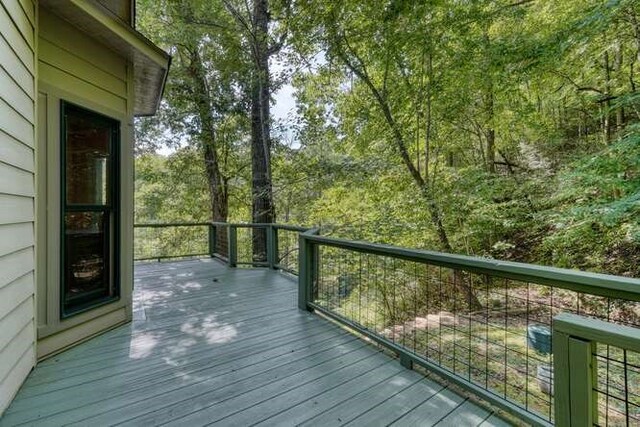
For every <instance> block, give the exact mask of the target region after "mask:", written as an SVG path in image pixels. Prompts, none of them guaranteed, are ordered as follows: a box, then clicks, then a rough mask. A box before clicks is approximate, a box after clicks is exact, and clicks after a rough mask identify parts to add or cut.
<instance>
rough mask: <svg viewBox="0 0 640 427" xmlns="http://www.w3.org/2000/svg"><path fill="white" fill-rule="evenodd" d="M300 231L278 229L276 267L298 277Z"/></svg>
mask: <svg viewBox="0 0 640 427" xmlns="http://www.w3.org/2000/svg"><path fill="white" fill-rule="evenodd" d="M298 235H299V231H296V230H287V229H278V230H277V239H278V252H277V253H278V259H277V260H276V267H277V268H280V269H281V270H284V271H286V272H288V273H291V274H294V275H296V276H297V275H298V272H299V270H298V250H299V247H298V245H299V242H298Z"/></svg>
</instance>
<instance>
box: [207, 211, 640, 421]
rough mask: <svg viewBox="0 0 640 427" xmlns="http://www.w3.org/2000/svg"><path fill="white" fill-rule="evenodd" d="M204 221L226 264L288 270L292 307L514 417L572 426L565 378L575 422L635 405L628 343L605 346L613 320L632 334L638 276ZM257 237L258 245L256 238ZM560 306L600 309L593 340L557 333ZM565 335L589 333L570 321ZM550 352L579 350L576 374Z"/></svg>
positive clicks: (637, 372) (628, 411) (622, 412)
mask: <svg viewBox="0 0 640 427" xmlns="http://www.w3.org/2000/svg"><path fill="white" fill-rule="evenodd" d="M208 227H209V233H208V248H207V250H206V253H207V254H208V255H209V256H215V257H218V258H220V259H222V260H224V261H225V262H227V263H228V265H230V266H232V267H238V266H240V267H242V266H251V267H269V268H274V269H279V270H283V271H287V272H289V273H292V274H294V275H298V284H299V292H298V295H299V296H298V298H299V299H298V305H299V307H300V308H301V309H303V310H309V311H317V312H319V313H322V314H323V315H325V316H328V317H330V318H332V319H334V320H335V321H337V322H339V323H341V324H343V325H345V326H347V327H349V328H351V329H353V330H354V331H356V332H358V333H360V334H363V335H365V336H367V337H368V338H370V339H371V340H372V341H374V342H376V343H378V344H379V345H382V346H384V347H387V348H389V349H391V350H392V351H394V352H395V353H397V354H398V356H399V359H400V361H401V363H402V364H403V365H405V366H407V367H412V366H413V365H414V364H417V365H420V366H423V367H425V368H427V369H429V370H430V371H432V372H435V373H436V374H439V375H441V376H442V377H444V378H446V379H447V380H448V381H450V382H453V383H455V384H457V385H459V386H462V387H464V388H466V389H467V390H469V391H470V392H472V393H473V394H476V395H477V396H479V397H481V398H483V399H486V400H488V401H490V402H492V403H494V404H495V405H497V406H499V407H501V408H502V409H504V410H506V411H508V412H510V413H511V414H513V415H514V416H515V417H516V418H518V419H520V420H523V421H525V422H527V423H530V424H533V425H540V426H550V425H554V424H557V425H561V426H564V425H582V424H576V423H575V422H573V421H572V422H571V423H567V422H566V420H567V419H570V420H578V419H580V418H567V417H570V416H571V415H567V414H570V411H571V410H574V409H572V408H571V405H569V406H567V405H566V404H563V403H562V402H563V400H562V399H565V401H566V399H567V394H566V390H567V387H571V388H570V393H571V394H570V396H571V397H570V398H569V400H570V401H571V402H573V401H574V400H575V399H577V397H576V396H582V397H584V396H587V395H588V396H590V399H591V400H589V401H585V402H586V405H587V407H588V408H589V411H592V412H590V413H591V414H592V418H588V419H587V421H589V420H591V419H593V420H594V423H597V422H598V420H604V424H602V425H625V423H629V420H631V423H630V424H633V423H634V422H636V423H637V419H638V418H640V413H638V412H634V411H636V410H637V409H638V408H640V396H639V394H640V391H638V390H637V388H638V387H640V367H638V364H639V362H637V361H636V356H635V355H632V357H631V358H630V359H628V358H627V353H626V352H627V351H631V350H632V349H633V348H626V347H621V349H620V348H615V346H620V345H621V342H619V341H611V340H610V339H611V337H612V336H614V335H615V334H614V333H613V332H612V331H613V330H615V329H616V328H617V327H618V326H616V324H623V325H625V327H626V328H629V330H633V331H635V332H634V333H637V329H636V327H639V326H640V280H638V279H632V278H625V277H617V276H610V275H603V274H595V273H586V272H580V271H573V270H565V269H558V268H551V267H543V266H536V265H529V264H522V263H514V262H502V261H497V260H493V259H483V258H477V257H469V256H463V255H452V254H444V253H439V252H432V251H423V250H413V249H406V248H399V247H394V246H389V245H381V244H372V243H367V242H361V241H352V240H347V239H337V238H332V237H327V236H323V235H320V230H319V229H309V228H304V227H295V226H290V225H279V224H229V223H211V224H208ZM257 237H264V239H260V240H261V241H266V246H265V247H263V248H258V247H257V246H256V241H257ZM566 313H569V314H570V315H576V316H582V317H585V316H586V317H588V318H592V319H600V322H601V323H599V327H601V328H602V330H603V331H604V332H602V334H603V335H604V338H602V339H600V338H598V342H599V343H600V344H599V345H596V344H588V345H586V347H585V346H584V345H583V346H582V347H581V346H577V347H576V346H574V345H572V346H571V349H570V350H571V352H569V353H567V351H568V350H567V349H566V348H565V347H566V346H565V347H562V344H557V342H558V339H559V338H560V336H561V334H563V333H565V332H566V330H565V329H566V325H567V319H568V318H567V317H566V316H567V314H566ZM582 317H581V318H582ZM554 319H555V320H554ZM581 322H582V320H581ZM603 325H608V326H606V327H605V326H603ZM632 327H633V328H632ZM554 328H555V332H554V333H553V348H552V342H551V336H552V331H553V329H554ZM558 328H565V329H558ZM558 330H560V331H561V332H558ZM563 331H564V332H563ZM580 334H582V335H580ZM571 340H578V341H580V340H581V341H585V340H587V341H588V340H594V338H593V337H592V335H589V334H588V333H586V332H584V330H580V333H579V334H577V336H574V335H571ZM571 342H573V341H571ZM625 345H626V344H625ZM594 346H595V347H596V349H597V351H596V352H595V353H594V352H593V351H591V354H592V355H594V354H595V356H594V357H596V356H597V357H596V361H600V364H601V365H602V361H603V360H604V361H605V362H606V363H605V365H606V366H605V369H594V368H593V361H592V358H590V359H589V360H587V362H588V363H587V362H585V360H586V359H585V358H586V357H587V356H586V353H588V352H589V351H590V350H589V349H591V350H593V348H594ZM634 348H635V347H634ZM576 349H577V350H576ZM558 352H561V353H560V354H561V356H558V354H559V353H558ZM567 354H569V356H567ZM559 357H560V358H562V362H561V363H564V360H565V359H566V358H567V357H569V358H570V360H574V358H575V360H576V361H577V360H582V363H583V365H575V364H574V365H571V366H572V368H571V369H572V372H573V369H580V371H579V372H580V378H582V379H581V380H579V381H578V382H572V383H570V380H571V378H573V377H572V376H570V377H567V375H566V373H567V372H569V371H566V370H562V366H565V365H562V364H561V365H560V366H559V365H558V364H557V360H560V359H558V358H559ZM583 359H584V360H583ZM589 361H591V362H589ZM584 363H586V365H584ZM589 363H592V364H591V365H589ZM614 365H615V367H616V369H613V368H612V366H614ZM576 366H578V367H577V368H575V367H576ZM585 366H586V368H585ZM620 366H622V367H623V368H622V369H620ZM559 369H560V370H559ZM584 369H587V370H588V372H587V373H586V374H585V373H584V372H583V371H584ZM554 370H555V372H556V374H555V380H554V375H553V372H554ZM585 375H586V376H588V377H589V378H592V380H591V382H589V381H586V380H585V379H584V378H586V377H585ZM633 380H635V381H636V382H635V383H634V382H633ZM569 383H570V384H569ZM568 384H569V385H568ZM594 384H596V386H595V387H594ZM633 384H638V386H634V385H633ZM621 390H622V391H621ZM554 391H555V396H554ZM614 391H615V393H614ZM563 393H564V394H563ZM580 393H582V394H580ZM616 393H617V394H616ZM563 396H564V397H563ZM596 396H597V398H596ZM603 396H604V397H603ZM582 397H581V398H582ZM558 399H560V403H559V404H558V403H556V404H555V405H554V402H558ZM603 399H604V401H603ZM554 408H555V409H554ZM593 408H597V409H593ZM578 409H580V410H582V409H584V408H583V407H582V406H580V408H578ZM596 415H597V416H599V417H600V418H594V417H595V416H596ZM580 416H582V415H580ZM575 417H579V415H575ZM603 417H604V418H603ZM580 420H581V419H580ZM580 422H582V421H580ZM585 425H587V424H585ZM595 425H597V424H595Z"/></svg>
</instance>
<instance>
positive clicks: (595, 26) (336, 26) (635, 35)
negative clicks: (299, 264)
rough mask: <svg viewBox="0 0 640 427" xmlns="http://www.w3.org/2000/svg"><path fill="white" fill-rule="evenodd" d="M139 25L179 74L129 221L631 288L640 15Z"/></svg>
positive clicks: (148, 149)
mask: <svg viewBox="0 0 640 427" xmlns="http://www.w3.org/2000/svg"><path fill="white" fill-rule="evenodd" d="M136 25H137V28H138V29H139V30H140V31H142V32H143V33H144V34H145V35H146V36H147V37H148V38H150V39H151V40H152V41H154V42H155V43H158V44H159V45H160V46H162V47H163V48H165V49H166V50H167V51H169V52H170V53H171V55H172V56H173V62H172V66H171V71H170V75H169V78H168V81H167V85H166V89H165V94H164V100H163V102H162V105H161V108H160V111H159V114H158V115H157V116H155V117H150V118H140V119H138V121H137V123H136V139H137V141H136V183H135V185H136V196H135V197H136V200H135V202H136V218H135V221H136V223H166V222H183V221H209V220H214V221H223V222H224V221H229V222H267V223H269V222H276V221H277V222H280V223H290V224H299V225H309V226H311V225H320V226H322V227H323V230H324V231H325V232H326V233H327V234H330V235H334V236H341V237H349V238H352V239H361V240H366V241H371V242H382V243H389V244H393V245H398V246H404V247H409V248H421V249H430V250H435V251H443V252H449V253H459V254H469V255H474V256H480V257H487V258H495V259H501V260H511V261H522V262H527V263H533V264H541V265H548V266H557V267H566V268H572V269H581V270H588V271H594V272H605V273H610V274H616V275H623V276H629V277H638V276H640V92H639V91H638V90H639V87H638V85H640V1H638V0H608V1H601V0H562V1H552V0H520V1H518V0H496V1H475V0H464V1H454V0H424V1H410V0H385V1H361V0H329V1H326V0H316V1H309V0H298V1H295V2H294V1H290V0H270V1H269V0H254V1H253V2H244V1H239V0H206V1H205V0H138V1H137V23H136ZM283 87H291V88H292V92H293V97H294V101H295V113H294V114H292V115H291V116H290V118H289V119H288V120H276V119H275V118H274V117H273V111H272V109H273V104H274V102H275V99H276V96H277V94H278V93H279V92H278V91H279V90H280V89H281V88H283Z"/></svg>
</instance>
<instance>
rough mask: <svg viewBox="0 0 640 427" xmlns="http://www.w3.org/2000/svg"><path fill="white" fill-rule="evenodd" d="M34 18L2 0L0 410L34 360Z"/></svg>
mask: <svg viewBox="0 0 640 427" xmlns="http://www.w3.org/2000/svg"><path fill="white" fill-rule="evenodd" d="M35 22H36V11H35V5H34V2H33V1H32V0H0V414H1V413H2V412H4V410H5V409H6V407H7V406H8V405H9V403H10V401H11V399H12V398H13V396H14V395H15V393H16V392H17V391H18V388H19V387H20V385H21V384H22V382H23V381H24V379H25V378H26V376H27V374H28V373H29V371H30V370H31V368H32V367H33V366H34V364H35V327H34V321H35V320H34V306H35V302H34V298H35V295H34V191H35V189H34V169H35V168H34V164H35V157H34V146H35V143H34V142H35V141H34V132H35V102H34V94H35V93H36V88H35V86H36V84H35V81H36V69H35V52H36V31H35Z"/></svg>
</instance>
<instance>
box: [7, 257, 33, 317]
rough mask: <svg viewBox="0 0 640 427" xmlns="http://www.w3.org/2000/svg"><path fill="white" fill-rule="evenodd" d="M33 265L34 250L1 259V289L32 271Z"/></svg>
mask: <svg viewBox="0 0 640 427" xmlns="http://www.w3.org/2000/svg"><path fill="white" fill-rule="evenodd" d="M33 263H34V259H33V248H27V249H24V250H22V251H18V252H13V253H11V254H9V255H5V256H3V257H0V289H2V288H4V287H5V286H6V285H8V284H9V283H12V282H14V281H15V280H17V279H19V278H20V277H22V276H25V275H26V274H28V273H29V272H30V271H32V270H33ZM0 325H1V323H0Z"/></svg>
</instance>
